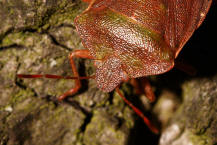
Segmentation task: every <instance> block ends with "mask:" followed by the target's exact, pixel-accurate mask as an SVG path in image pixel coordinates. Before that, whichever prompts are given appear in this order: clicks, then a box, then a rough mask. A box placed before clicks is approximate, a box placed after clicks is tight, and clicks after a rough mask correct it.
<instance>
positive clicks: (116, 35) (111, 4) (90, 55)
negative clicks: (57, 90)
mask: <svg viewBox="0 0 217 145" xmlns="http://www.w3.org/2000/svg"><path fill="white" fill-rule="evenodd" d="M84 1H85V2H88V3H89V6H88V8H87V9H86V10H85V11H84V12H83V13H82V14H80V15H79V16H77V17H76V19H75V21H74V24H75V26H76V29H77V32H78V33H79V34H80V37H81V39H82V43H83V45H84V47H85V48H86V49H85V50H75V51H73V52H72V53H70V55H69V59H70V63H71V66H72V71H73V73H74V77H61V76H56V75H24V74H19V75H18V77H21V78H39V77H47V78H66V79H75V83H76V86H75V88H72V89H71V90H69V91H68V92H66V93H64V94H63V95H62V96H60V97H59V100H63V99H64V98H65V97H67V96H69V95H73V94H74V93H76V92H77V91H78V90H79V88H80V87H81V83H80V80H81V79H88V78H94V79H95V80H96V83H97V86H98V88H100V89H101V90H103V91H104V92H111V91H112V90H114V89H115V88H116V91H117V92H118V93H119V95H120V96H121V97H122V98H123V99H124V101H125V102H126V103H127V104H128V105H129V106H130V107H131V108H132V109H133V110H134V111H135V112H136V113H137V114H138V115H139V116H140V117H141V118H142V119H143V120H144V122H145V123H146V124H147V125H148V127H149V128H150V129H151V130H152V131H153V132H155V133H157V132H158V130H157V129H156V128H155V127H154V126H153V125H152V124H151V123H150V121H149V120H148V119H147V118H146V117H145V116H144V115H143V113H142V112H141V111H140V110H139V109H137V108H136V107H135V106H133V105H132V103H131V102H129V101H128V100H127V99H126V98H125V97H124V96H123V95H122V94H121V92H120V91H119V89H118V86H119V84H120V83H121V82H122V81H126V80H128V79H129V78H138V77H144V76H149V75H158V74H162V73H165V72H167V71H169V70H170V69H172V68H173V67H174V60H175V59H176V57H177V56H178V54H179V52H180V51H181V49H182V47H183V46H184V45H185V43H186V42H187V41H188V39H189V38H190V37H191V35H192V34H193V32H194V31H195V30H196V29H197V28H198V27H199V26H200V24H201V23H202V21H203V20H204V18H205V16H206V13H207V12H208V10H209V7H210V5H211V2H212V0H84ZM73 58H87V59H93V60H94V62H95V66H96V74H95V76H92V77H80V76H79V74H78V72H77V70H76V67H75V63H74V60H73ZM145 91H146V93H147V94H148V95H147V96H148V97H149V98H151V100H153V94H152V93H151V90H150V85H149V83H148V82H147V81H146V87H145Z"/></svg>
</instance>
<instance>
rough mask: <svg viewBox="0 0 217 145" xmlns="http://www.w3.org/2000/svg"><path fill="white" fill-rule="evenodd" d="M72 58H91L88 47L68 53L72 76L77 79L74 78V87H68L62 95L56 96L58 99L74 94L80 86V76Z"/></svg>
mask: <svg viewBox="0 0 217 145" xmlns="http://www.w3.org/2000/svg"><path fill="white" fill-rule="evenodd" d="M74 58H87V59H93V57H92V56H91V55H90V52H89V50H88V49H83V50H75V51H73V52H71V53H70V54H69V61H70V64H71V67H72V72H73V74H74V76H75V77H76V78H78V79H76V80H75V87H74V88H72V89H70V90H69V91H67V92H65V93H64V94H63V95H61V96H60V97H59V98H58V100H59V101H61V100H63V99H65V98H66V97H67V96H70V95H73V94H75V93H76V92H78V90H79V89H80V88H81V81H80V76H79V74H78V71H77V68H76V66H75V63H74Z"/></svg>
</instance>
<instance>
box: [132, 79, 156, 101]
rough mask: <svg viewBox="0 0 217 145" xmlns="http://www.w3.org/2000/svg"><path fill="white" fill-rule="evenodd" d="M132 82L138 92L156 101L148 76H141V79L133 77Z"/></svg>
mask: <svg viewBox="0 0 217 145" xmlns="http://www.w3.org/2000/svg"><path fill="white" fill-rule="evenodd" d="M130 83H131V84H132V85H133V87H134V88H135V90H136V93H137V94H139V95H141V94H143V93H144V94H145V96H146V97H147V98H148V99H149V100H150V101H151V102H154V101H155V95H154V93H153V91H152V88H151V84H150V83H149V81H148V79H147V78H146V77H143V78H140V79H139V80H137V79H135V78H132V79H131V81H130Z"/></svg>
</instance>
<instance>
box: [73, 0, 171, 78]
mask: <svg viewBox="0 0 217 145" xmlns="http://www.w3.org/2000/svg"><path fill="white" fill-rule="evenodd" d="M158 9H159V10H158ZM156 10H157V11H156ZM165 13H166V10H165V8H164V6H163V3H161V2H160V1H131V0H125V1H124V0H115V1H112V0H110V1H108V0H107V1H106V0H105V1H95V3H94V4H92V5H91V6H90V7H89V8H88V10H86V11H85V12H84V13H82V14H81V15H80V16H78V17H77V18H76V20H75V25H76V28H77V30H78V32H79V34H80V36H81V38H82V43H83V44H84V46H85V47H86V48H88V49H89V50H90V52H91V54H92V55H93V56H94V57H95V58H96V59H101V60H103V61H105V59H106V58H110V57H111V56H112V57H116V58H118V59H120V61H121V66H122V69H123V71H125V72H126V73H127V74H128V75H129V77H142V76H147V75H153V74H160V73H163V72H166V71H168V70H169V69H171V68H172V67H173V65H174V63H173V61H174V53H175V52H173V51H171V49H170V46H168V45H167V44H166V42H165V41H164V37H163V33H164V28H163V27H164V26H163V22H164V19H165Z"/></svg>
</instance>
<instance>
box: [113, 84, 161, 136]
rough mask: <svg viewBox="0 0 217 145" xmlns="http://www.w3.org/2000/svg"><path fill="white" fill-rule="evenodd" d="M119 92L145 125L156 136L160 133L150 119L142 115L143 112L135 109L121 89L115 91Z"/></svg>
mask: <svg viewBox="0 0 217 145" xmlns="http://www.w3.org/2000/svg"><path fill="white" fill-rule="evenodd" d="M115 90H116V91H117V93H118V94H119V95H120V97H121V98H122V99H123V100H124V102H125V103H127V105H129V106H130V107H131V108H132V109H133V111H134V112H135V113H136V114H137V115H138V116H139V117H141V118H142V119H143V121H144V122H145V124H146V125H147V126H148V127H149V128H150V130H151V131H152V132H154V133H156V134H158V133H159V131H158V129H157V128H156V127H155V126H154V125H153V124H152V123H151V122H150V121H149V120H148V118H147V117H146V116H145V115H144V114H143V113H142V111H141V110H139V109H138V108H137V107H135V106H134V105H133V104H132V103H131V102H130V101H129V100H127V98H125V97H124V95H123V94H122V93H121V92H120V90H119V88H118V87H117V88H116V89H115Z"/></svg>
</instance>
